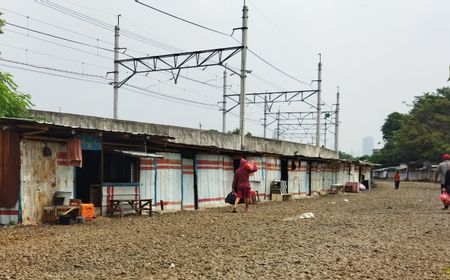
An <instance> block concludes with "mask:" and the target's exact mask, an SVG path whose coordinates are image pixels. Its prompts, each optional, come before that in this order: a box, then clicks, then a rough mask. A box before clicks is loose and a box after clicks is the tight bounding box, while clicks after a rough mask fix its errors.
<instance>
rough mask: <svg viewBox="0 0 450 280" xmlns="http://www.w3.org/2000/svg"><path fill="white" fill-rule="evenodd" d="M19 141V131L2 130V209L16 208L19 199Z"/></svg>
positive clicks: (0, 158)
mask: <svg viewBox="0 0 450 280" xmlns="http://www.w3.org/2000/svg"><path fill="white" fill-rule="evenodd" d="M19 143H20V140H19V136H18V135H17V133H15V132H14V131H10V130H0V209H1V208H3V209H11V208H14V207H15V206H16V204H17V201H18V199H19V183H20V144H19ZM5 211H6V210H5ZM0 215H2V212H0ZM16 215H17V213H16Z"/></svg>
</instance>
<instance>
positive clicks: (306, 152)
mask: <svg viewBox="0 0 450 280" xmlns="http://www.w3.org/2000/svg"><path fill="white" fill-rule="evenodd" d="M35 114H36V115H38V116H40V117H43V118H44V119H45V121H43V122H44V123H48V124H54V125H60V126H66V127H75V128H77V127H79V128H83V129H92V130H103V131H112V132H123V133H131V134H144V135H160V136H169V137H174V138H175V139H174V140H172V141H173V142H175V143H179V144H186V145H199V146H215V147H218V148H220V149H228V150H240V149H241V147H240V138H239V135H235V134H229V133H221V132H216V131H208V130H200V129H194V128H186V127H177V126H169V125H158V124H151V123H141V122H132V121H124V120H113V119H107V118H98V117H91V116H82V115H72V114H65V113H64V114H63V113H56V112H44V111H35ZM245 141H246V144H245V146H246V150H248V151H256V152H260V153H272V154H280V155H294V154H297V155H300V156H305V157H316V158H318V157H320V158H329V159H336V158H337V154H336V153H335V152H334V151H332V150H329V149H325V148H317V147H315V146H311V145H305V144H299V143H294V142H288V141H279V140H272V139H264V138H259V137H246V140H245Z"/></svg>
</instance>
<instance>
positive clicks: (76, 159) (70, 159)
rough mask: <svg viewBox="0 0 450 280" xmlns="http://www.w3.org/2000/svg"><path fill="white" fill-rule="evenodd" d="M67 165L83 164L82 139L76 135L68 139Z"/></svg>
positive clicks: (79, 165)
mask: <svg viewBox="0 0 450 280" xmlns="http://www.w3.org/2000/svg"><path fill="white" fill-rule="evenodd" d="M67 165H69V166H78V167H81V166H82V165H83V157H82V153H81V144H80V139H78V138H76V137H74V138H72V139H69V140H68V141H67Z"/></svg>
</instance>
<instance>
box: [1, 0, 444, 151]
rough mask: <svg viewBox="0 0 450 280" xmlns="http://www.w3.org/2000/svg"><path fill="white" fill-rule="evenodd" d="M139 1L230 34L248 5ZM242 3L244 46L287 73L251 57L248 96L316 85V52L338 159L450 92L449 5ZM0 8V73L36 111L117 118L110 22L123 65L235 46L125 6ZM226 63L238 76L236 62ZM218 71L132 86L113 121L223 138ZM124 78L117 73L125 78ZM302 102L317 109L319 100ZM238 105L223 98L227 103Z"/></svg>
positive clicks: (256, 130) (427, 1)
mask: <svg viewBox="0 0 450 280" xmlns="http://www.w3.org/2000/svg"><path fill="white" fill-rule="evenodd" d="M142 1H143V2H145V3H147V4H149V5H152V6H154V7H156V8H158V9H161V10H163V11H166V12H168V13H172V14H174V15H176V16H179V17H181V18H184V19H188V20H190V21H192V22H195V23H197V24H201V25H203V26H206V27H208V28H211V29H214V30H217V31H220V32H222V33H225V34H231V32H232V30H233V28H237V27H240V26H241V20H242V19H241V18H242V5H243V1H237V0H209V1H207V0H184V1H181V0H178V1H176V0H165V1H154V0H142ZM247 5H248V8H249V29H248V44H249V48H250V49H251V50H252V51H253V52H254V53H256V54H257V55H259V56H260V57H262V58H263V59H265V60H266V61H267V62H269V63H271V64H272V65H273V66H275V67H277V68H278V69H280V70H282V71H283V72H284V73H286V74H288V75H290V76H291V77H289V76H287V75H285V74H283V73H281V72H280V71H277V70H275V69H273V68H271V67H270V66H269V65H267V64H266V63H264V62H262V61H261V60H260V59H258V58H257V57H255V56H254V55H253V54H250V53H249V54H248V67H247V68H248V69H249V70H251V71H252V72H251V73H250V74H249V77H248V82H247V92H252V93H253V92H265V91H280V90H305V89H311V88H313V89H314V88H316V87H317V84H316V83H314V82H313V83H311V82H312V81H313V80H316V79H317V63H318V60H319V56H318V53H322V62H323V74H322V80H323V83H322V89H323V93H322V102H323V103H324V107H323V110H326V111H331V110H334V105H335V103H336V86H337V85H339V86H340V92H341V112H340V130H339V131H340V135H339V141H340V145H339V146H340V150H342V151H345V152H347V153H352V154H354V155H360V154H361V150H362V139H363V138H364V137H366V136H372V137H373V138H374V141H375V147H380V146H381V145H382V143H381V144H380V145H378V144H377V143H378V142H380V141H381V138H382V137H381V132H380V127H381V126H382V124H383V122H384V119H385V118H386V116H387V115H388V114H389V113H391V112H394V111H398V112H402V113H406V112H407V111H408V110H409V109H410V107H408V105H409V104H411V103H412V101H413V99H414V96H419V95H421V94H422V93H423V92H430V91H434V90H435V89H436V88H441V87H443V86H449V83H447V79H448V77H449V65H450V18H449V17H448V12H449V11H450V1H448V0H422V1H418V0H395V1H392V0H372V1H369V0H366V1H364V0H341V1H336V0H314V1H312V0H309V1H306V0H280V1H273V0H271V1H270V0H252V1H249V0H247ZM0 11H1V12H2V13H3V15H2V18H3V19H5V20H6V21H7V22H8V23H10V24H8V25H6V26H5V27H4V28H3V29H4V30H3V31H4V34H3V35H1V36H0V51H1V59H2V60H1V61H0V71H6V72H9V73H11V74H12V75H13V76H14V80H15V82H16V83H17V84H18V86H19V89H20V91H23V92H26V93H29V94H31V96H32V100H33V103H34V104H35V108H36V109H40V110H49V111H62V112H68V113H75V114H86V115H93V116H102V117H112V114H113V89H112V86H111V85H109V84H108V83H109V82H110V80H109V79H112V76H111V75H108V76H106V73H107V72H108V71H112V70H113V52H111V51H110V50H112V49H113V48H114V46H113V42H114V32H113V30H112V26H113V25H115V24H116V23H117V14H121V18H120V27H121V37H120V46H121V47H123V48H127V51H126V52H125V54H124V55H121V58H127V57H130V56H131V57H142V56H147V55H162V54H169V53H177V52H182V51H194V50H203V49H214V48H223V47H233V46H238V45H239V44H238V43H237V42H236V40H237V41H240V39H241V38H240V36H241V33H240V31H239V30H238V31H235V32H234V39H233V38H232V37H231V36H228V35H224V34H218V33H216V32H211V31H208V30H205V29H201V28H199V27H196V26H193V25H189V24H187V23H185V22H181V21H179V20H176V19H174V18H171V17H168V16H167V15H163V14H161V13H158V12H156V11H154V10H152V9H149V8H146V7H144V6H142V5H139V4H138V3H136V2H135V1H132V0H120V1H119V0H95V1H93V0H76V1H75V0H62V1H59V0H51V1H48V0H47V1H31V0H21V1H17V0H2V1H1V2H0ZM27 17H28V18H27ZM26 28H28V29H29V30H27V29H26ZM39 32H41V33H39ZM43 33H45V34H47V35H45V34H43ZM49 35H51V36H49ZM55 36H59V37H62V38H64V39H65V40H64V39H58V38H56V37H55ZM75 42H79V43H81V44H77V43H75ZM228 66H229V67H231V68H234V69H239V68H240V55H238V56H236V57H234V58H232V59H231V60H230V61H229V62H228ZM39 67H40V68H39ZM42 67H46V68H42ZM55 69H56V71H55ZM30 70H31V71H30ZM61 70H63V71H61ZM64 71H65V72H64ZM223 71H224V69H223V68H222V67H218V66H215V67H208V68H207V69H190V70H184V71H182V72H181V75H183V76H185V77H187V78H189V79H186V78H183V77H181V78H179V80H178V83H177V84H174V82H173V80H172V79H171V77H172V76H171V74H170V73H167V72H158V73H156V72H154V73H150V74H148V75H147V76H145V75H140V76H136V77H133V78H132V79H131V80H130V81H129V82H128V83H127V84H128V86H124V87H122V88H121V89H120V93H119V94H120V96H119V118H121V119H127V120H135V121H145V122H152V123H158V124H170V125H178V126H186V127H194V128H199V127H200V126H201V128H202V129H216V130H219V131H221V129H222V113H221V112H220V111H219V108H218V105H217V104H219V105H220V103H219V102H221V101H222V94H223V91H222V76H223ZM69 72H75V73H69ZM81 74H84V76H83V75H81ZM230 74H231V72H228V83H229V85H230V87H229V88H228V93H231V94H235V93H239V79H238V77H237V76H236V75H232V76H231V75H230ZM126 75H127V73H126V69H124V68H120V77H121V79H123V78H124V77H126ZM67 77H71V78H67ZM292 77H294V78H295V79H293V78H292ZM200 82H206V83H207V84H208V85H205V84H202V83H200ZM138 88H140V89H138ZM143 90H145V91H143ZM168 96H169V97H168ZM170 97H175V98H177V99H176V100H175V99H173V98H170ZM308 102H309V103H311V104H316V102H317V101H316V96H312V97H310V98H309V99H308ZM233 105H234V104H233V102H232V101H231V100H228V103H227V106H228V107H230V106H233ZM238 108H239V107H237V108H235V109H234V110H232V111H231V112H230V113H229V114H227V131H228V130H232V129H234V128H237V127H238V126H239V119H238V115H239V109H238ZM278 109H280V110H281V111H297V112H306V111H312V110H314V108H312V107H311V106H310V105H308V104H305V103H294V102H293V103H291V104H284V105H278V104H275V105H274V106H273V107H272V112H276V111H278ZM262 118H263V108H262V107H261V106H260V105H255V104H253V105H248V106H247V107H246V130H247V131H249V132H251V133H252V134H253V135H257V136H262V135H263V127H262V125H261V124H262ZM273 121H274V120H273V119H269V120H268V122H272V124H271V125H270V126H269V129H268V131H267V135H268V137H272V136H273V135H274V129H275V127H276V126H275V124H276V123H274V122H273ZM306 122H307V121H305V123H306ZM328 128H330V125H328ZM291 131H292V130H291ZM333 132H334V128H332V129H330V132H328V133H327V136H326V138H325V137H323V136H322V144H325V145H326V146H327V147H328V148H334V135H333V134H332V133H333ZM308 134H309V136H302V137H297V138H295V139H292V138H289V140H291V141H292V140H296V141H302V142H304V143H311V142H313V140H314V139H313V136H314V133H311V131H309V132H308ZM311 135H312V136H311ZM325 139H326V143H325V142H324V140H325ZM314 141H315V140H314ZM314 143H315V142H314Z"/></svg>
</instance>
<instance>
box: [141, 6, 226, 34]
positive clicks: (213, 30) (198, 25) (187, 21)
mask: <svg viewBox="0 0 450 280" xmlns="http://www.w3.org/2000/svg"><path fill="white" fill-rule="evenodd" d="M135 2H136V3H138V4H141V5H143V6H145V7H147V8H150V9H152V10H154V11H157V12H159V13H162V14H164V15H166V16H169V17H172V18H175V19H177V20H180V21H183V22H185V23H188V24H191V25H194V26H197V27H200V28H202V29H205V30H208V31H211V32H214V33H218V34H221V35H225V36H230V34H227V33H225V32H222V31H218V30H216V29H213V28H210V27H207V26H204V25H201V24H198V23H195V22H192V21H190V20H187V19H183V18H181V17H178V16H176V15H174V14H171V13H168V12H165V11H163V10H160V9H158V8H155V7H153V6H150V5H148V4H145V3H143V2H140V1H139V0H135Z"/></svg>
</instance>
